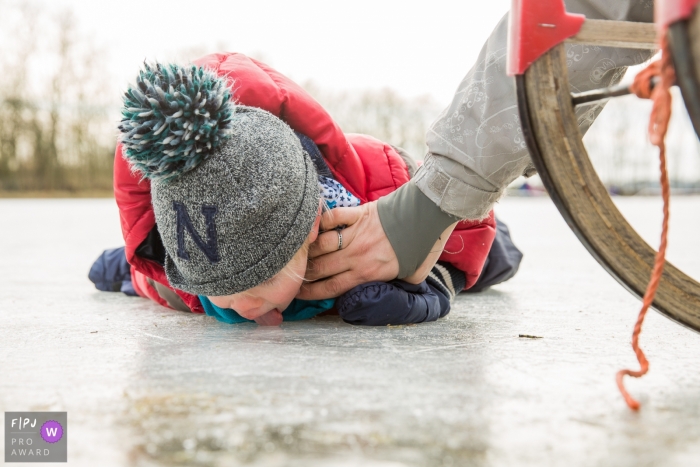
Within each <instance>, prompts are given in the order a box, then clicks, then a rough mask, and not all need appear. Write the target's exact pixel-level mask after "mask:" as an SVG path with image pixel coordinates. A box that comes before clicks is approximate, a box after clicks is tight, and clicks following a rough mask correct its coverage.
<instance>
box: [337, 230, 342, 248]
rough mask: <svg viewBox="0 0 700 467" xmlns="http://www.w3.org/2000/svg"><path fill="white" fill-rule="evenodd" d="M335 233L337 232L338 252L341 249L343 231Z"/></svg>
mask: <svg viewBox="0 0 700 467" xmlns="http://www.w3.org/2000/svg"><path fill="white" fill-rule="evenodd" d="M337 232H338V249H339V250H340V249H342V248H343V231H342V230H338V231H337Z"/></svg>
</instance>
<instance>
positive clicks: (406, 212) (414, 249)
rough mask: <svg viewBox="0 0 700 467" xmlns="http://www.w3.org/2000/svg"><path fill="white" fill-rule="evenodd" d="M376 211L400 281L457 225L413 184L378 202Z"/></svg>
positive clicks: (404, 186)
mask: <svg viewBox="0 0 700 467" xmlns="http://www.w3.org/2000/svg"><path fill="white" fill-rule="evenodd" d="M377 211H378V212H379V219H380V221H381V223H382V227H383V228H384V232H385V233H386V236H387V238H388V239H389V242H390V243H391V246H392V248H393V249H394V253H396V257H397V258H398V260H399V276H398V277H399V279H403V278H405V277H408V276H410V275H411V274H413V273H414V272H415V271H416V270H417V269H418V267H419V266H420V265H421V264H423V261H425V258H427V256H428V254H429V253H430V250H431V248H432V247H433V245H435V242H436V241H437V239H438V238H440V235H441V234H442V232H444V231H445V229H446V228H447V227H449V226H450V225H452V224H454V223H455V222H458V221H459V219H458V218H456V217H454V216H452V215H450V214H448V213H446V212H444V211H443V210H442V209H440V207H438V206H437V205H436V203H435V202H433V201H432V200H431V199H430V198H428V197H427V196H426V195H425V194H424V193H423V192H422V191H421V190H419V189H418V187H417V186H416V185H415V184H414V183H413V181H411V182H409V183H406V184H405V185H403V186H402V187H401V188H399V189H398V190H396V191H394V192H393V193H391V194H389V195H387V196H385V197H383V198H380V199H379V201H378V202H377Z"/></svg>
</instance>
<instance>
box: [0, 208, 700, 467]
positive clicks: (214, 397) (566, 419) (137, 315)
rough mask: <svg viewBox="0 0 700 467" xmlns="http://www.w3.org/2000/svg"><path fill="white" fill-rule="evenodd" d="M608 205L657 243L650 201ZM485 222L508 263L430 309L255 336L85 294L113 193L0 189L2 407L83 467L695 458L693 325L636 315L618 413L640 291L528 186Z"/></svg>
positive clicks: (699, 251)
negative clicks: (484, 283)
mask: <svg viewBox="0 0 700 467" xmlns="http://www.w3.org/2000/svg"><path fill="white" fill-rule="evenodd" d="M619 205H620V206H621V209H622V210H623V212H624V214H625V215H626V216H627V217H628V218H629V219H630V220H631V222H632V223H633V225H635V226H637V227H638V229H639V230H640V232H641V233H642V235H643V236H644V237H645V238H646V239H647V240H648V241H649V242H650V243H651V244H652V245H656V244H657V243H658V235H659V232H660V225H661V203H660V201H659V200H656V199H649V198H637V199H620V200H619ZM699 213H700V198H698V197H688V198H680V197H678V198H674V199H673V200H672V206H671V215H672V223H671V236H670V251H669V257H670V260H671V261H672V262H674V263H675V264H676V266H679V267H681V268H682V269H685V270H686V272H689V273H691V275H694V276H695V277H700V242H699V241H698V228H699V227H700V221H699V220H698V216H699ZM497 214H498V215H499V217H501V218H502V219H503V220H504V221H505V222H506V223H508V225H509V226H510V227H511V231H512V234H513V238H514V240H515V243H516V244H517V245H518V246H519V247H520V248H521V249H522V250H523V252H524V253H525V259H524V261H523V265H522V268H521V270H520V272H519V274H518V275H517V276H516V278H514V279H513V280H512V281H510V282H508V283H506V284H503V285H501V286H498V287H495V288H493V289H491V290H489V291H487V292H485V293H482V294H477V295H462V296H460V297H459V298H458V299H457V302H456V304H455V306H454V307H453V311H452V312H451V314H450V315H449V316H448V317H447V318H446V319H443V320H441V321H439V322H437V323H429V324H423V325H417V326H398V327H382V328H358V327H352V326H349V325H346V324H344V323H342V322H341V321H340V320H339V319H338V318H337V317H323V318H317V319H314V320H310V321H307V322H301V323H290V324H284V325H283V326H282V327H280V328H260V327H257V326H256V325H236V326H232V325H225V324H222V323H219V322H217V321H215V320H213V319H212V318H209V317H205V316H201V315H192V314H186V313H181V312H175V311H171V310H168V309H165V308H161V307H159V306H158V305H156V304H154V303H151V302H149V301H147V300H143V299H139V298H130V297H126V296H123V295H121V294H117V293H102V292H98V291H96V290H95V289H94V288H93V286H92V284H91V283H90V282H89V281H88V280H87V271H88V269H89V267H90V265H91V264H92V261H93V260H94V259H95V258H96V257H97V256H98V254H99V253H100V252H101V251H102V250H103V249H104V248H109V247H115V246H119V245H121V243H122V240H121V233H120V230H119V220H118V214H117V210H116V206H115V205H114V201H113V200H0V219H2V228H1V229H0V284H2V286H1V287H2V288H1V290H0V318H1V319H2V321H1V322H2V324H1V325H0V326H1V327H0V349H1V351H0V410H2V411H23V410H36V411H67V412H68V432H69V436H68V465H75V466H86V467H87V466H89V467H93V466H100V467H109V466H174V465H195V466H236V465H250V466H303V467H315V466H319V467H320V466H324V467H325V466H342V467H345V466H347V467H349V466H382V467H384V466H385V467H389V466H394V467H398V466H471V465H473V466H509V465H524V466H527V465H532V466H541V465H554V466H556V465H562V466H570V465H586V466H591V465H601V466H607V465H611V466H612V465H614V466H656V465H658V466H686V465H688V466H690V465H698V459H700V423H699V422H698V420H700V370H699V368H700V335H698V334H696V333H693V332H691V331H688V330H687V329H684V328H682V327H680V326H678V325H676V324H675V323H673V322H671V321H669V320H667V319H665V318H663V317H661V316H660V315H658V314H656V313H654V312H652V313H650V315H649V317H648V319H647V321H646V323H645V327H644V331H643V334H642V339H641V341H642V346H643V348H644V349H645V351H646V352H647V356H648V357H649V359H650V362H651V371H650V373H649V374H648V375H647V376H646V377H645V378H643V379H642V380H641V381H629V382H628V388H629V389H630V390H631V392H632V394H633V395H635V396H637V397H638V398H639V399H640V400H641V401H642V403H643V407H642V410H641V411H640V412H639V413H633V412H631V411H630V410H629V409H627V407H626V406H625V405H624V402H623V401H622V399H621V397H620V395H619V393H618V391H617V388H616V386H615V382H614V375H615V372H616V371H617V370H618V369H620V368H622V367H626V366H629V365H634V367H636V361H635V359H634V354H633V353H632V350H631V348H630V345H629V341H630V335H631V332H632V326H633V324H634V320H635V318H636V315H637V312H638V308H639V301H638V300H637V299H636V298H634V297H632V296H631V295H629V294H628V292H626V291H625V290H624V289H623V288H622V287H621V286H620V285H618V284H617V282H615V280H613V279H612V278H611V277H610V276H608V274H607V273H606V272H605V271H604V270H603V269H602V268H600V267H599V266H598V265H597V263H596V262H595V261H594V260H593V259H592V258H591V257H590V256H589V255H588V253H587V252H586V251H585V250H584V248H583V247H582V246H581V245H580V244H579V243H578V242H577V240H576V238H575V237H574V235H573V233H571V232H570V231H569V229H568V227H567V226H566V224H565V223H564V221H563V220H562V219H561V217H560V216H559V215H558V213H557V212H556V210H555V208H554V206H553V205H552V204H551V202H550V201H549V200H548V199H546V198H538V199H523V198H511V199H506V200H504V201H503V202H502V203H501V204H500V205H499V206H498V209H497ZM519 334H530V335H537V336H542V337H543V338H542V339H538V340H530V339H522V338H519V337H518V335H519ZM0 449H2V446H0ZM57 465H58V464H57Z"/></svg>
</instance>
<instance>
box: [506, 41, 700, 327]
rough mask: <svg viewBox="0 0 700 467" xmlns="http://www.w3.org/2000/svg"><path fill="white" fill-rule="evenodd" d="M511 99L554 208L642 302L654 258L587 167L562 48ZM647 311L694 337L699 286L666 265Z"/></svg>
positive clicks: (699, 315) (699, 314)
mask: <svg viewBox="0 0 700 467" xmlns="http://www.w3.org/2000/svg"><path fill="white" fill-rule="evenodd" d="M517 96H518V107H519V110H520V118H521V125H522V128H523V134H524V137H525V139H526V141H527V145H528V149H529V150H530V154H531V156H532V160H533V163H534V164H535V167H536V168H537V170H538V172H539V174H540V176H541V178H542V182H543V184H544V185H545V187H546V188H547V191H548V192H549V194H550V196H551V197H552V200H553V201H554V204H555V205H556V206H557V208H558V209H559V212H560V213H561V214H562V216H563V217H564V219H565V220H566V222H567V224H568V225H569V227H570V228H571V229H572V230H573V231H574V233H575V234H576V236H577V237H578V239H579V240H580V241H581V243H582V244H583V245H584V246H585V247H586V249H588V251H589V252H590V253H591V254H592V255H593V257H594V258H595V259H596V260H597V261H598V262H599V263H600V264H601V265H602V266H603V268H605V270H606V271H608V272H609V273H610V274H611V275H612V276H613V277H614V278H615V279H617V281H618V282H620V283H621V284H622V285H623V286H624V287H625V288H627V289H628V290H629V291H630V292H632V293H633V294H634V295H636V296H638V297H640V298H641V297H642V296H643V295H644V291H645V290H646V287H647V284H648V281H649V278H650V276H651V269H652V266H653V263H654V256H655V254H656V252H655V250H654V249H653V248H651V247H650V246H649V245H648V244H647V243H646V242H644V240H642V238H641V237H640V236H639V234H637V232H636V231H635V230H634V229H633V228H632V226H630V225H629V223H628V222H627V220H625V218H624V217H623V216H622V214H621V213H620V212H619V210H618V209H617V207H616V206H615V204H614V203H613V202H612V200H611V199H610V196H609V194H608V191H607V189H606V188H605V186H604V185H603V183H602V182H601V181H600V179H599V177H598V175H597V173H596V171H595V169H594V168H593V165H592V164H591V161H590V159H589V157H588V152H587V151H586V148H585V147H584V145H583V141H582V136H581V133H580V131H579V129H578V123H577V119H576V115H575V113H574V108H573V105H572V104H571V95H570V93H569V84H568V72H567V67H566V52H565V48H564V44H560V45H558V46H556V47H555V48H553V49H552V50H550V51H549V52H547V53H546V54H545V55H544V56H542V57H541V58H540V59H539V60H538V61H536V62H535V63H534V64H533V65H532V66H531V67H530V68H529V69H528V70H527V72H526V73H525V74H524V75H522V76H518V77H517ZM540 142H546V143H547V144H540ZM653 307H654V308H655V309H656V310H657V311H659V312H660V313H662V314H663V315H665V316H667V317H669V318H670V319H672V320H674V321H676V322H678V323H680V324H682V325H684V326H687V327H689V328H690V329H693V330H695V331H698V332H700V284H699V283H698V282H696V281H695V280H693V279H692V278H691V277H689V276H687V275H686V274H684V273H683V272H682V271H680V270H679V269H678V268H676V267H674V266H673V265H672V264H670V263H667V264H666V267H665V269H664V274H663V278H662V280H661V283H660V286H659V290H658V292H657V294H656V299H655V300H654V303H653Z"/></svg>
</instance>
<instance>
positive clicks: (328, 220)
mask: <svg viewBox="0 0 700 467" xmlns="http://www.w3.org/2000/svg"><path fill="white" fill-rule="evenodd" d="M342 225H344V226H346V227H345V228H344V229H343V230H342V235H343V247H342V249H341V250H338V232H336V231H335V230H331V229H334V228H336V227H339V226H342ZM456 225H457V224H456V223H455V224H453V225H451V226H449V227H448V228H447V229H446V230H445V231H444V232H443V234H442V235H441V236H440V238H439V239H438V240H437V241H436V242H435V245H434V247H433V248H432V250H431V251H430V254H429V255H428V257H427V258H426V259H425V261H423V264H421V266H420V267H419V268H418V269H417V270H416V272H415V273H413V274H412V275H411V276H409V277H407V278H404V280H405V281H406V282H409V283H412V284H419V283H420V282H422V281H424V280H425V278H426V277H428V273H429V272H430V270H431V269H432V267H433V266H434V265H435V262H436V261H437V260H438V258H439V257H440V254H442V250H443V248H444V246H445V243H446V242H447V239H448V237H449V236H450V234H451V233H452V230H453V229H454V228H455V226H456ZM321 230H322V231H324V232H323V233H321V234H320V235H319V236H318V238H317V239H316V241H315V242H314V243H312V244H311V246H310V247H309V263H308V266H307V269H306V279H307V280H309V281H314V282H307V283H305V284H304V285H302V287H301V290H300V291H299V294H298V295H297V298H300V299H302V300H322V299H326V298H335V297H338V296H340V295H342V294H344V293H345V292H347V291H348V290H350V289H352V288H353V287H355V286H357V285H360V284H364V283H366V282H371V281H390V280H393V279H396V276H397V275H398V272H399V262H398V259H397V258H396V253H395V252H394V249H393V247H392V246H391V243H390V242H389V239H388V238H387V236H386V234H385V233H384V228H383V227H382V223H381V221H380V220H379V213H378V212H377V203H376V202H371V203H367V204H363V205H362V206H359V207H356V208H336V209H333V210H331V211H326V212H324V213H323V216H322V217H321ZM407 235H410V233H409V232H407Z"/></svg>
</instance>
